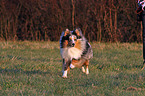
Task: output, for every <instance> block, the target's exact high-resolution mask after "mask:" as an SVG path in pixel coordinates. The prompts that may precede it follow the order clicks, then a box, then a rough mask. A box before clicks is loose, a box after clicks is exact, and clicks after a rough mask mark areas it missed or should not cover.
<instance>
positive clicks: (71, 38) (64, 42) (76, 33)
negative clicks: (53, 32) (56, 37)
mask: <svg viewBox="0 0 145 96" xmlns="http://www.w3.org/2000/svg"><path fill="white" fill-rule="evenodd" d="M81 38H82V32H81V30H80V29H75V30H73V31H70V30H68V29H66V30H65V31H64V32H63V33H62V35H61V40H60V44H61V46H62V47H63V48H65V47H74V46H75V44H76V42H77V40H80V39H81Z"/></svg>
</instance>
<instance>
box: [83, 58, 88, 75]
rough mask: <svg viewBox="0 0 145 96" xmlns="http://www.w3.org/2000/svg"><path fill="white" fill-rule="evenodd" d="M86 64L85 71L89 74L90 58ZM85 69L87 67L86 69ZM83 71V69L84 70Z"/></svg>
mask: <svg viewBox="0 0 145 96" xmlns="http://www.w3.org/2000/svg"><path fill="white" fill-rule="evenodd" d="M84 65H86V71H84V72H85V73H86V74H87V75H88V74H89V67H88V66H89V60H87V61H86V62H85V63H84ZM84 70H85V69H84ZM82 71H83V70H82Z"/></svg>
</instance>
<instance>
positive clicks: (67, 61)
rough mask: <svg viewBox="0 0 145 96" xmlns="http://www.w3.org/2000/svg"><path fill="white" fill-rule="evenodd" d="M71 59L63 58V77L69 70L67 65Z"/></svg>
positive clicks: (65, 76)
mask: <svg viewBox="0 0 145 96" xmlns="http://www.w3.org/2000/svg"><path fill="white" fill-rule="evenodd" d="M70 63H71V61H70V60H68V59H63V75H62V77H63V78H67V72H68V70H69V66H70Z"/></svg>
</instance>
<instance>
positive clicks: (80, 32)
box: [74, 28, 82, 38]
mask: <svg viewBox="0 0 145 96" xmlns="http://www.w3.org/2000/svg"><path fill="white" fill-rule="evenodd" d="M74 34H76V35H77V36H78V37H80V38H81V36H82V31H81V29H80V28H77V29H75V31H74Z"/></svg>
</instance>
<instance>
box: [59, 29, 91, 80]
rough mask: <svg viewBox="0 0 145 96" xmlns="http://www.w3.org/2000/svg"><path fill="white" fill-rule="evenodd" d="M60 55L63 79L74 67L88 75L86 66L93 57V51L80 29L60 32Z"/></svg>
mask: <svg viewBox="0 0 145 96" xmlns="http://www.w3.org/2000/svg"><path fill="white" fill-rule="evenodd" d="M60 53H61V57H62V59H63V68H62V72H63V75H62V77H63V78H67V72H68V70H69V69H70V68H71V69H72V68H74V67H78V68H82V71H83V72H84V73H86V74H89V69H88V65H89V60H90V59H91V58H92V57H93V51H92V48H91V45H90V44H89V42H88V41H87V40H86V38H85V37H84V36H83V34H82V31H81V30H80V28H77V29H75V30H73V31H70V30H69V29H66V30H65V31H64V32H62V34H61V37H60ZM84 66H85V67H86V70H85V68H84Z"/></svg>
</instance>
